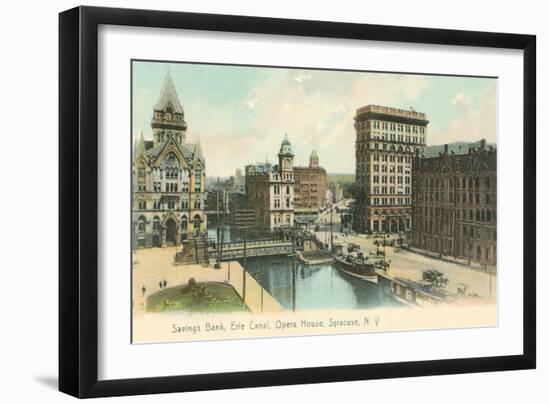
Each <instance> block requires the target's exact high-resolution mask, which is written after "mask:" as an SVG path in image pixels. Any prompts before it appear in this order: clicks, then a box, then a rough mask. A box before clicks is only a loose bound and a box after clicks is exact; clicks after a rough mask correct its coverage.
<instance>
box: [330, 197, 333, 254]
mask: <svg viewBox="0 0 550 404" xmlns="http://www.w3.org/2000/svg"><path fill="white" fill-rule="evenodd" d="M333 241H334V236H333V234H332V204H331V205H330V253H331V254H333V253H334V248H333Z"/></svg>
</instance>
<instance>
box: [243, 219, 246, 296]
mask: <svg viewBox="0 0 550 404" xmlns="http://www.w3.org/2000/svg"><path fill="white" fill-rule="evenodd" d="M243 241H244V245H243V247H244V250H243V258H244V259H243V265H244V268H243V305H244V306H246V302H245V300H246V227H245V228H244V240H243Z"/></svg>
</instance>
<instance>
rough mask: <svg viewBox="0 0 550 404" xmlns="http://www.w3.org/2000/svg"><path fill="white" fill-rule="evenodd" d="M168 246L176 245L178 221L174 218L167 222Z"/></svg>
mask: <svg viewBox="0 0 550 404" xmlns="http://www.w3.org/2000/svg"><path fill="white" fill-rule="evenodd" d="M166 244H168V245H175V244H176V221H175V220H174V219H172V218H170V219H168V220H167V221H166Z"/></svg>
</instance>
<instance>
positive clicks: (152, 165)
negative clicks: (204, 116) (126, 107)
mask: <svg viewBox="0 0 550 404" xmlns="http://www.w3.org/2000/svg"><path fill="white" fill-rule="evenodd" d="M151 128H152V131H153V140H151V141H150V140H145V139H144V137H143V132H142V133H141V134H140V135H139V138H138V139H137V141H136V142H135V149H134V156H133V167H132V187H133V190H132V191H133V192H132V196H133V198H132V205H133V208H132V220H133V229H134V231H133V245H134V248H139V247H166V246H170V245H172V246H173V245H179V244H180V243H181V242H182V241H184V240H187V239H190V238H193V237H195V236H198V235H201V234H204V233H205V232H206V213H205V206H204V205H205V182H206V181H205V179H206V176H205V160H204V156H203V154H202V151H201V147H200V144H191V143H187V142H186V131H187V123H186V122H185V119H184V112H183V108H182V105H181V103H180V100H179V98H178V95H177V93H176V88H175V86H174V82H173V81H172V77H171V76H170V73H168V74H167V76H166V79H165V81H164V85H163V88H162V91H161V94H160V97H159V99H158V101H157V103H156V104H155V105H154V107H153V117H152V120H151Z"/></svg>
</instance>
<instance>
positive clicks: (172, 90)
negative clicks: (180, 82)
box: [155, 70, 183, 114]
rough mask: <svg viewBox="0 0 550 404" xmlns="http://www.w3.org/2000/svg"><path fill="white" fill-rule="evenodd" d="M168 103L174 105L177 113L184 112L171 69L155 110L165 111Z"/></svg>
mask: <svg viewBox="0 0 550 404" xmlns="http://www.w3.org/2000/svg"><path fill="white" fill-rule="evenodd" d="M168 105H171V106H172V108H173V110H174V112H175V113H179V114H183V107H182V106H181V103H180V100H179V98H178V93H177V92H176V86H175V85H174V81H173V80H172V75H171V74H170V70H168V71H167V73H166V78H165V79H164V84H163V85H162V91H161V92H160V97H159V99H158V101H157V103H156V104H155V111H164V110H165V109H166V107H167V106H168Z"/></svg>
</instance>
